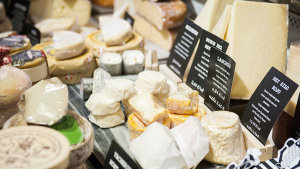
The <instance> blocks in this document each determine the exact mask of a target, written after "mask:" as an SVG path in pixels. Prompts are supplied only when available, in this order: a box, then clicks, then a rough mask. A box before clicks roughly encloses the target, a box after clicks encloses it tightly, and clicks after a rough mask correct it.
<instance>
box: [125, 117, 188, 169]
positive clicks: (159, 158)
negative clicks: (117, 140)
mask: <svg viewBox="0 0 300 169" xmlns="http://www.w3.org/2000/svg"><path fill="white" fill-rule="evenodd" d="M129 149H130V151H131V152H132V154H133V155H134V157H135V159H136V160H137V161H138V163H139V164H140V165H141V167H143V168H148V169H156V168H173V169H182V168H187V166H186V164H185V161H184V158H183V157H182V155H181V153H180V151H179V150H178V148H177V144H176V141H175V140H174V138H173V136H172V134H171V132H170V131H169V129H168V128H167V127H166V126H164V125H162V124H160V123H153V124H151V125H150V126H148V127H147V129H146V130H145V132H144V133H143V134H141V135H140V136H139V137H137V138H136V139H134V140H132V141H131V142H130V146H129Z"/></svg>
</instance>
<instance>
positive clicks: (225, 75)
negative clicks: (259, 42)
mask: <svg viewBox="0 0 300 169" xmlns="http://www.w3.org/2000/svg"><path fill="white" fill-rule="evenodd" d="M210 52H211V55H210V62H209V69H208V75H207V83H206V85H205V97H204V98H205V99H204V103H205V104H206V105H207V106H208V108H209V109H211V110H212V111H217V110H229V103H230V93H231V87H232V81H233V76H234V69H235V61H234V60H233V59H232V58H231V57H229V56H228V55H226V54H225V53H223V52H221V51H219V50H218V49H216V48H214V47H212V48H211V50H210Z"/></svg>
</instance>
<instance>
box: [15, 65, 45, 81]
mask: <svg viewBox="0 0 300 169" xmlns="http://www.w3.org/2000/svg"><path fill="white" fill-rule="evenodd" d="M21 70H22V71H23V72H25V73H26V74H28V76H29V77H30V79H31V81H32V82H37V81H40V80H42V79H44V78H46V77H48V67H47V62H46V61H45V60H44V62H42V63H41V64H39V65H37V66H34V67H31V68H27V69H21Z"/></svg>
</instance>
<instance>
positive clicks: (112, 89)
mask: <svg viewBox="0 0 300 169" xmlns="http://www.w3.org/2000/svg"><path fill="white" fill-rule="evenodd" d="M104 93H105V94H106V95H108V96H110V97H112V98H113V99H114V100H116V101H121V100H126V99H129V98H130V97H132V96H133V95H134V94H135V88H134V82H133V81H131V80H127V79H122V78H117V79H110V80H108V81H107V82H106V87H105V88H104Z"/></svg>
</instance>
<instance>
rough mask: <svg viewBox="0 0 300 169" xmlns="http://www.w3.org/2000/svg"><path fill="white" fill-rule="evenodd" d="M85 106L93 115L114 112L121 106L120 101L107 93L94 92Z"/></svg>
mask: <svg viewBox="0 0 300 169" xmlns="http://www.w3.org/2000/svg"><path fill="white" fill-rule="evenodd" d="M85 106H86V107H87V109H88V110H90V111H91V114H93V115H107V114H113V113H116V112H117V111H118V110H119V109H120V108H121V107H120V103H119V102H118V101H116V100H115V99H113V98H112V97H111V96H110V95H107V94H106V93H93V94H92V95H91V96H90V98H89V99H88V101H87V102H86V103H85Z"/></svg>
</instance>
